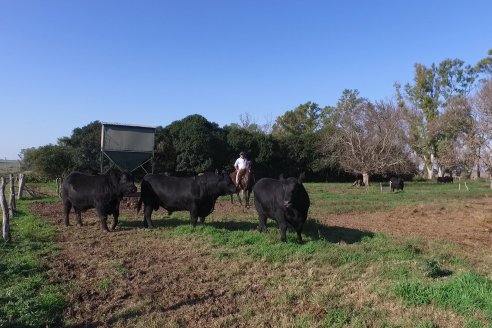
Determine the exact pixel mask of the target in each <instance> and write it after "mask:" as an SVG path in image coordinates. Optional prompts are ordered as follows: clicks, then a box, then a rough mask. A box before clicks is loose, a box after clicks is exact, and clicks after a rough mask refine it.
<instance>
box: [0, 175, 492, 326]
mask: <svg viewBox="0 0 492 328" xmlns="http://www.w3.org/2000/svg"><path fill="white" fill-rule="evenodd" d="M466 187H468V190H467V189H466V188H465V183H464V181H463V182H461V190H460V189H459V184H458V183H455V184H441V185H438V184H436V183H430V182H429V183H427V182H419V183H407V184H406V185H405V191H404V192H398V193H389V192H388V186H383V188H384V189H383V192H381V191H380V189H379V185H378V184H375V185H374V186H371V187H368V188H354V187H351V186H350V185H349V184H337V183H333V184H332V183H321V184H320V183H308V184H306V188H307V190H308V192H309V194H310V197H311V201H312V207H311V209H310V214H309V217H310V219H309V221H308V223H307V226H306V228H305V231H304V236H303V238H304V240H305V242H304V243H303V244H297V243H295V234H294V233H289V234H288V242H287V243H280V242H279V235H278V230H277V228H276V226H275V223H274V222H273V221H270V222H269V225H268V228H269V229H268V232H267V233H266V234H259V233H257V232H256V231H255V230H254V228H255V227H256V224H257V221H256V213H255V212H254V210H250V211H244V210H242V209H240V208H238V207H234V208H232V209H230V208H228V209H226V208H225V207H220V206H217V208H216V211H215V212H214V213H213V215H211V216H210V217H209V218H207V221H206V223H205V224H204V225H201V226H198V227H197V228H196V229H195V230H192V229H191V227H190V225H189V216H188V214H186V213H183V212H178V213H174V214H173V215H172V216H170V217H165V218H163V219H160V218H159V217H157V218H156V219H155V223H156V225H157V228H156V229H153V230H147V229H140V228H139V225H140V222H139V220H140V219H137V218H138V217H136V215H135V214H133V213H131V212H128V213H124V215H123V216H122V218H121V223H120V226H121V230H119V231H116V232H113V233H111V234H110V235H108V236H106V237H104V238H101V233H100V232H99V230H98V226H97V221H91V220H90V219H85V221H84V222H89V223H88V226H87V227H83V229H82V230H80V229H77V228H78V227H70V229H68V230H67V229H61V230H60V229H58V228H57V226H54V225H53V223H54V222H57V221H56V220H55V218H53V219H52V220H51V219H50V218H48V219H46V218H45V219H41V218H40V217H39V216H37V215H33V214H31V213H29V211H28V210H27V207H28V203H29V202H30V201H22V202H20V204H21V205H20V206H21V216H20V218H16V219H15V220H13V227H12V230H13V243H12V244H2V246H1V248H0V253H1V254H2V256H1V257H0V285H1V286H7V287H6V288H2V289H1V290H0V326H18V327H25V326H43V327H45V326H56V325H58V324H61V323H63V324H65V325H73V326H77V325H83V324H84V322H85V323H87V320H88V319H87V318H90V320H92V321H93V322H99V323H104V325H109V326H115V327H125V326H135V327H163V326H166V327H167V326H169V327H178V326H195V325H197V324H198V323H201V324H205V326H221V327H229V326H251V327H257V326H273V327H286V326H288V327H470V328H471V327H492V280H491V279H490V272H491V269H492V258H491V257H490V255H488V253H489V250H490V248H489V249H471V248H465V247H463V246H462V245H460V244H459V243H455V242H451V241H450V242H443V241H442V240H439V241H438V240H432V239H429V238H424V237H422V236H411V235H409V236H407V237H393V236H390V235H386V234H382V233H380V232H378V231H359V230H354V229H344V230H340V229H338V230H333V229H331V228H330V226H329V225H324V224H321V223H320V220H321V219H322V218H323V217H325V216H331V217H338V216H340V215H347V214H348V215H353V216H356V215H357V214H361V213H362V214H364V215H366V216H365V217H370V215H371V213H375V214H374V215H379V214H378V213H381V212H391V211H395V210H398V209H400V208H404V207H412V206H417V205H418V206H420V205H422V204H431V205H434V206H438V207H442V208H446V209H448V210H449V209H458V208H460V206H467V204H469V203H470V202H477V201H481V202H482V201H484V200H488V199H490V198H491V196H492V192H491V191H490V189H489V182H488V181H485V180H480V181H466ZM50 188H53V186H50ZM223 199H227V198H225V197H224V198H223ZM56 200H57V199H56V198H50V199H46V200H45V201H46V202H47V203H48V204H49V202H53V201H56ZM52 216H53V217H58V218H59V216H60V214H59V213H56V214H55V213H54V212H53V214H52ZM442 219H446V214H444V216H443V218H442ZM333 234H338V236H337V237H338V240H339V242H333V241H331V239H330V238H329V237H330V236H332V235H333ZM60 235H61V236H62V237H63V240H65V242H64V244H63V246H61V245H58V244H57V243H56V242H55V241H54V240H55V236H60ZM75 236H77V237H78V239H77V242H76V244H75V245H73V248H74V251H73V252H72V253H70V252H65V251H64V252H62V253H61V255H60V256H61V257H59V258H60V259H61V261H66V262H70V263H71V264H73V265H74V266H75V267H76V266H77V262H79V264H80V267H82V268H83V269H82V270H83V271H82V273H84V272H87V273H90V274H87V275H90V277H91V279H92V280H90V283H89V281H84V280H83V278H80V280H78V281H72V282H70V283H68V282H67V281H63V279H61V280H60V281H53V280H50V279H49V278H48V277H49V276H51V275H49V274H48V273H49V272H50V270H55V269H53V268H52V267H51V266H50V263H48V262H47V259H48V258H51V256H52V255H53V254H56V253H57V252H59V248H60V247H61V248H63V249H65V250H66V249H69V248H70V247H71V244H69V243H67V241H68V240H72V239H74V238H75ZM327 236H328V237H327ZM86 239H87V241H86ZM99 242H101V243H103V244H102V245H101V246H100V248H99V249H97V248H95V247H96V246H94V245H95V243H99ZM85 243H87V244H85ZM84 247H85V248H84ZM177 247H178V248H177ZM135 249H143V250H147V251H146V252H145V254H147V256H149V258H152V261H151V262H148V260H147V262H145V263H147V264H146V265H147V266H148V267H149V269H148V273H147V275H150V277H147V280H146V283H147V286H146V288H147V289H146V292H145V293H141V292H139V291H138V290H136V291H135V292H133V288H138V286H136V285H137V284H138V283H137V282H135V280H131V279H135V278H134V276H135V274H137V273H138V272H139V270H141V267H142V266H141V265H137V264H135V263H139V261H145V256H143V255H142V254H141V253H135ZM173 249H175V251H173ZM87 252H91V254H92V255H91V256H92V257H91V260H90V261H89V260H87V258H79V256H80V255H82V254H85V253H87ZM175 252H178V253H179V254H181V255H180V256H181V257H182V258H185V260H183V263H181V257H180V256H176V257H174V258H175V260H174V262H173V265H174V267H172V268H170V269H169V270H170V271H169V272H167V273H166V274H163V275H162V276H161V271H162V270H166V269H165V268H166V266H163V267H160V266H156V267H155V269H154V270H155V271H152V268H154V266H153V265H154V263H160V262H162V263H166V262H167V261H169V257H170V256H171V255H172V254H174V253H175ZM70 254H71V255H70ZM109 254H110V255H109ZM63 256H67V257H66V258H63ZM68 256H73V257H68ZM95 256H98V257H95ZM161 256H162V257H161ZM196 258H199V262H197V263H200V268H198V267H197V266H193V269H190V267H189V266H187V265H189V263H190V262H192V263H193V261H194V259H196ZM201 265H203V266H204V268H203V269H201ZM105 270H106V271H109V272H111V271H113V272H114V271H116V273H117V274H116V275H114V276H112V277H108V275H107V274H100V275H99V274H98V271H101V272H106V271H105ZM180 270H182V272H181V271H180ZM190 270H194V271H190ZM200 270H201V271H200ZM195 271H200V275H199V276H200V277H202V276H205V277H206V278H209V279H210V280H211V281H213V282H214V283H215V285H213V284H211V282H208V280H207V279H203V278H200V279H201V280H204V281H203V282H202V283H201V286H202V285H203V288H205V289H206V290H208V293H209V294H210V293H212V294H213V293H214V290H215V289H217V288H221V289H222V288H223V289H224V295H222V294H220V293H219V295H220V297H217V298H216V299H215V300H214V301H215V302H216V303H212V304H209V302H207V299H206V298H203V297H202V298H200V297H197V299H198V300H201V301H194V302H190V304H191V305H188V304H187V302H183V301H179V300H180V298H182V299H187V297H190V296H189V291H187V287H188V286H189V285H190V284H191V282H190V281H183V280H184V278H183V276H187V275H188V276H190V279H192V281H196V280H197V279H198V278H197V277H195V276H193V273H194V272H195ZM176 272H180V273H181V275H180V277H181V278H180V279H181V280H180V279H178V280H176V281H175V280H173V279H170V278H169V276H170V275H172V274H174V273H176ZM55 276H57V275H55ZM80 277H84V275H83V274H81V275H80ZM164 277H166V278H164ZM130 278H131V279H130ZM87 279H89V278H87ZM163 279H165V284H166V286H167V287H166V288H167V289H169V290H173V291H174V294H173V297H174V298H175V299H176V300H178V301H175V303H173V302H172V301H169V298H171V296H170V295H169V294H166V293H164V294H160V293H158V292H155V293H153V292H152V291H153V290H154V289H155V290H157V289H159V288H160V286H161V285H162V282H161V281H162V280H163ZM152 280H156V281H157V282H156V284H155V285H148V284H149V281H152ZM209 284H210V285H209ZM219 286H220V287H219ZM130 287H131V288H130ZM121 290H125V291H126V293H127V294H129V295H127V296H126V297H127V298H128V301H127V302H126V303H125V302H122V303H119V305H118V306H117V307H116V308H112V309H111V310H108V311H107V312H104V311H102V312H103V313H99V314H96V313H87V314H84V313H80V314H78V316H77V315H74V314H71V315H69V314H67V313H74V312H77V311H75V310H74V308H75V309H80V308H83V306H82V305H81V304H78V303H77V304H75V305H74V304H71V302H72V301H70V300H71V299H74V298H76V299H78V301H77V302H81V301H80V299H84V298H87V295H91V296H93V295H97V298H95V299H92V300H91V302H92V303H96V304H100V306H101V307H102V305H104V304H107V303H111V302H113V300H114V299H117V297H115V295H117V292H118V291H121ZM180 290H183V294H182V295H181V294H180ZM115 293H116V294H115ZM187 293H188V294H187ZM196 293H197V294H198V293H199V292H198V291H197V292H196ZM74 294H75V295H76V296H77V297H73V295H74ZM63 295H71V296H70V297H67V296H65V297H64V296H63ZM221 297H222V298H226V301H227V302H225V301H224V302H223V303H221V299H222V298H221ZM98 302H99V303H98ZM169 302H171V306H169ZM230 303H233V304H234V311H231V312H230V313H229V312H227V313H222V312H220V311H219V310H217V311H219V313H220V315H217V314H215V316H213V315H212V316H210V315H208V316H207V315H206V314H208V313H209V312H207V309H209V308H213V307H214V306H215V307H218V308H222V307H229V306H230ZM173 304H174V305H173ZM176 304H179V306H177V305H176ZM188 307H189V308H190V309H189V310H188ZM163 308H164V309H173V311H167V312H166V311H163V310H162V309H163ZM67 309H69V311H68V312H67ZM63 311H65V312H63ZM80 311H82V310H80ZM193 313H204V314H202V315H201V316H200V317H199V318H197V317H196V316H194V314H193ZM84 315H85V316H86V317H85V319H84V320H85V321H84V320H82V318H84Z"/></svg>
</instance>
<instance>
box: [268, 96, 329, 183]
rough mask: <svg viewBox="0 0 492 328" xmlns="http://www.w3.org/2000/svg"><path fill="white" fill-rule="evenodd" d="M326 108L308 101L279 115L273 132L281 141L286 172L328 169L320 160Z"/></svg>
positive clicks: (295, 172) (296, 172) (290, 173)
mask: <svg viewBox="0 0 492 328" xmlns="http://www.w3.org/2000/svg"><path fill="white" fill-rule="evenodd" d="M327 111H328V109H327V108H321V107H320V106H318V104H316V103H313V102H307V103H305V104H301V105H299V106H298V107H296V108H295V109H293V110H291V111H287V112H286V113H285V114H284V115H282V116H279V117H278V118H277V120H276V122H275V124H274V126H273V131H272V135H273V136H274V137H275V138H276V139H277V140H278V142H279V145H280V153H281V154H283V158H282V163H283V166H284V173H286V174H287V175H298V174H299V173H300V172H303V171H308V172H318V171H321V170H323V169H324V168H326V165H323V162H322V161H321V160H320V159H321V158H322V156H321V153H320V146H319V144H320V137H321V128H322V127H323V123H324V121H325V117H326V114H327Z"/></svg>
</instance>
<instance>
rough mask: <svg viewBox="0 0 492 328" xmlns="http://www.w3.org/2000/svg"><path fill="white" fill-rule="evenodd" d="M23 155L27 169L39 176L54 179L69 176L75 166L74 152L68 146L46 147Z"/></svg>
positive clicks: (25, 151)
mask: <svg viewBox="0 0 492 328" xmlns="http://www.w3.org/2000/svg"><path fill="white" fill-rule="evenodd" d="M22 153H23V160H24V163H25V165H26V166H27V168H28V169H30V170H32V171H33V172H34V173H35V174H36V175H38V176H42V177H47V178H50V179H54V178H57V177H61V176H64V175H66V174H68V173H69V172H70V171H72V168H73V166H74V162H73V153H72V150H71V149H70V148H68V147H66V146H59V145H46V146H42V147H39V148H30V149H24V150H23V151H22Z"/></svg>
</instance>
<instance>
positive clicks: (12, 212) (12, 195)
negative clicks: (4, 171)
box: [9, 174, 17, 218]
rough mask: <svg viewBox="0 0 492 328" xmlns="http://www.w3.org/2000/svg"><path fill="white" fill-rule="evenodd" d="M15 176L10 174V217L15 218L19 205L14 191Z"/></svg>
mask: <svg viewBox="0 0 492 328" xmlns="http://www.w3.org/2000/svg"><path fill="white" fill-rule="evenodd" d="M14 182H15V179H14V175H13V174H10V200H9V207H10V217H12V218H13V217H15V216H16V215H17V205H16V204H15V191H14Z"/></svg>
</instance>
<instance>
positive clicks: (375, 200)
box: [305, 179, 491, 214]
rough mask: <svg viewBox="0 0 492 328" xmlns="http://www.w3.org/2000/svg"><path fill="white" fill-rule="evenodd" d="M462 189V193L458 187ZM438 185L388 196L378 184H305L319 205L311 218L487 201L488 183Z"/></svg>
mask: <svg viewBox="0 0 492 328" xmlns="http://www.w3.org/2000/svg"><path fill="white" fill-rule="evenodd" d="M460 185H461V190H460V189H459V186H460ZM466 185H467V187H468V188H469V190H468V191H467V190H466V188H465V181H464V180H463V181H461V182H455V183H452V184H450V183H446V184H438V183H436V182H405V188H404V191H400V192H395V193H391V192H390V191H389V185H388V184H387V183H386V184H383V190H382V192H381V189H380V185H379V183H374V184H373V185H371V186H369V187H362V188H357V187H352V186H351V185H350V184H347V183H306V184H305V186H306V189H307V191H308V193H309V196H310V198H311V202H312V203H313V204H316V205H318V206H317V207H316V208H315V209H314V212H311V213H312V214H316V213H324V214H342V213H352V212H376V211H389V210H392V209H394V208H396V207H399V206H410V205H415V204H420V203H430V202H439V203H441V204H443V205H446V204H450V203H453V204H456V203H463V202H464V201H466V200H469V199H472V198H479V197H490V196H491V195H490V182H489V181H487V180H484V179H482V180H466Z"/></svg>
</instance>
